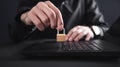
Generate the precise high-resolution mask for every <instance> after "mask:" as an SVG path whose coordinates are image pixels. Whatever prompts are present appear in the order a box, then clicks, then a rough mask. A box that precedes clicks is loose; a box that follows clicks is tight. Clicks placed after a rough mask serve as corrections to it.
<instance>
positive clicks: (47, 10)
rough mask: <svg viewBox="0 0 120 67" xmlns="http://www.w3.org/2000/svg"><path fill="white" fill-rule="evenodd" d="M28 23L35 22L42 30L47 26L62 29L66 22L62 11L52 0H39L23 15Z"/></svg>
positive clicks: (24, 20)
mask: <svg viewBox="0 0 120 67" xmlns="http://www.w3.org/2000/svg"><path fill="white" fill-rule="evenodd" d="M21 20H22V21H23V22H24V23H25V24H26V25H32V24H34V25H35V26H36V27H37V28H38V29H39V30H40V31H43V30H44V29H45V28H46V27H49V26H50V27H51V28H52V29H59V30H62V29H63V26H64V23H63V19H62V15H61V12H60V11H59V9H58V8H57V7H55V6H54V5H53V4H52V3H51V2H50V1H45V2H39V3H38V4H37V5H36V6H34V7H33V8H32V9H31V10H30V11H28V12H26V13H24V14H22V15H21Z"/></svg>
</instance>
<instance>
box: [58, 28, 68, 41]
mask: <svg viewBox="0 0 120 67" xmlns="http://www.w3.org/2000/svg"><path fill="white" fill-rule="evenodd" d="M65 38H66V34H65V29H63V33H62V34H60V31H59V30H57V36H56V39H57V42H64V41H66V39H65Z"/></svg>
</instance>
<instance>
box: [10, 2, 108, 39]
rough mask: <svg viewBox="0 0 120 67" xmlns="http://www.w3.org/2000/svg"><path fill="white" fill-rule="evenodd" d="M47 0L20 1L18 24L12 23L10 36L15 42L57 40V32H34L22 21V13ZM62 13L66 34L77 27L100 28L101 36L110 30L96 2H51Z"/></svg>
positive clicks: (51, 30) (47, 30) (32, 27)
mask: <svg viewBox="0 0 120 67" xmlns="http://www.w3.org/2000/svg"><path fill="white" fill-rule="evenodd" d="M41 1H45V0H20V2H19V6H18V10H17V15H16V18H15V20H16V22H15V23H12V26H11V29H10V35H11V37H12V38H13V39H14V40H15V41H22V40H31V39H42V38H55V37H56V30H53V29H50V28H47V29H46V30H45V31H43V32H41V31H39V30H34V26H26V25H25V24H24V23H23V22H22V21H21V20H20V16H21V14H22V13H24V12H26V11H29V10H30V9H31V8H32V7H34V6H35V5H36V4H37V3H38V2H41ZM50 1H51V2H52V3H53V4H54V5H55V6H56V7H58V8H59V10H60V11H61V13H62V16H63V20H64V25H65V29H66V33H67V32H68V31H69V30H70V29H71V28H73V27H74V26H77V25H84V26H90V27H91V26H92V25H96V26H98V27H99V28H100V30H101V34H100V36H103V33H104V32H105V31H106V30H107V29H108V27H107V24H106V22H105V21H104V17H103V15H102V13H101V12H100V11H99V8H98V5H97V3H96V1H95V0H50Z"/></svg>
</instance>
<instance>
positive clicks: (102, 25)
mask: <svg viewBox="0 0 120 67" xmlns="http://www.w3.org/2000/svg"><path fill="white" fill-rule="evenodd" d="M85 4H86V7H85V9H86V13H85V14H86V15H85V16H86V22H87V24H88V26H90V25H91V26H92V25H95V26H98V27H99V29H100V32H101V33H100V36H103V35H104V33H105V32H106V31H107V30H108V24H107V22H105V20H104V16H103V15H102V13H101V12H100V10H99V7H98V5H97V3H96V1H95V0H86V2H85ZM93 32H94V31H93Z"/></svg>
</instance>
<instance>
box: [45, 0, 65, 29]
mask: <svg viewBox="0 0 120 67" xmlns="http://www.w3.org/2000/svg"><path fill="white" fill-rule="evenodd" d="M45 3H46V4H47V5H48V6H49V7H50V8H51V9H52V10H54V12H55V13H56V16H57V27H58V28H59V29H63V27H64V23H63V19H62V14H61V12H60V11H59V9H58V8H57V7H55V6H54V5H53V4H52V3H51V2H50V1H46V2H45ZM61 25H62V26H61Z"/></svg>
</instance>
